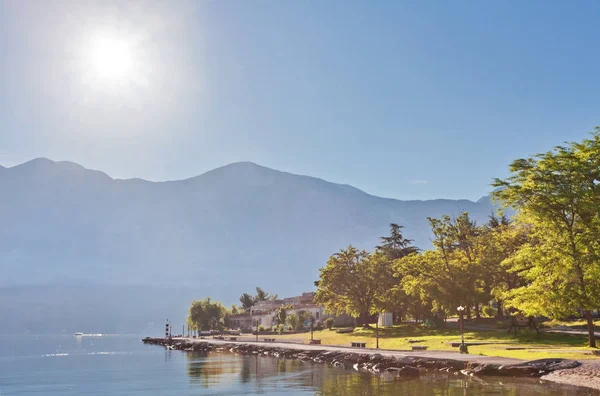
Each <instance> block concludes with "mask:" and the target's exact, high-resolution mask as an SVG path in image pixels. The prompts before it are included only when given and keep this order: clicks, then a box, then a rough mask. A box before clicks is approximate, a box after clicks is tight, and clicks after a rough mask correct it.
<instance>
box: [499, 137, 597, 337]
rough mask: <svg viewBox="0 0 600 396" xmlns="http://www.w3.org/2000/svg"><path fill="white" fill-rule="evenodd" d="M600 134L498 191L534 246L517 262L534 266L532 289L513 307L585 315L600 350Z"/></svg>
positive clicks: (528, 163) (538, 159)
mask: <svg viewBox="0 0 600 396" xmlns="http://www.w3.org/2000/svg"><path fill="white" fill-rule="evenodd" d="M599 132H600V130H598V129H597V131H596V133H594V134H593V135H592V137H591V138H590V139H585V140H583V141H582V142H581V143H569V144H566V145H564V146H558V147H555V148H554V149H553V150H551V151H549V152H546V153H543V154H538V155H535V156H533V157H530V158H526V159H518V160H516V161H514V162H513V163H512V164H511V165H510V171H511V175H510V176H509V177H508V178H507V179H504V180H500V179H496V180H495V182H494V186H496V187H500V189H497V190H496V192H495V193H494V195H495V197H496V198H497V199H499V200H500V201H501V202H502V203H504V205H506V206H510V207H512V208H514V209H516V210H518V217H519V219H520V220H521V221H522V222H523V223H527V224H531V225H532V229H533V233H534V236H535V239H536V241H537V243H536V244H526V245H525V246H524V247H523V249H522V250H521V251H520V252H519V254H518V255H517V262H520V263H521V264H522V263H523V262H528V263H531V268H529V269H528V270H527V271H526V272H524V276H525V277H526V279H527V285H526V286H523V287H521V288H518V289H515V290H514V291H513V292H512V293H511V294H510V297H511V299H510V301H509V300H507V303H510V304H511V305H513V306H515V307H516V308H518V309H520V310H522V311H524V312H526V313H528V314H544V315H548V316H551V317H560V316H566V315H568V314H574V313H576V311H577V310H578V309H581V310H583V311H584V312H585V315H586V318H587V323H588V333H589V346H590V347H595V346H596V342H595V337H594V323H593V321H592V316H591V310H592V309H594V308H597V307H598V306H600V264H599V263H600V261H599V260H600V134H599Z"/></svg>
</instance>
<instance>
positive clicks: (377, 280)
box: [315, 246, 393, 326]
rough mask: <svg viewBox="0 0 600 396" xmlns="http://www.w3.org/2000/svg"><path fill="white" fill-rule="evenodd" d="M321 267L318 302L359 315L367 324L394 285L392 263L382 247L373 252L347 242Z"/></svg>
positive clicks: (336, 312) (330, 309)
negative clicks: (380, 249) (346, 245)
mask: <svg viewBox="0 0 600 396" xmlns="http://www.w3.org/2000/svg"><path fill="white" fill-rule="evenodd" d="M319 271H320V278H319V281H318V287H317V292H316V294H315V302H316V303H317V304H323V305H324V306H325V309H326V310H327V311H328V312H330V313H332V314H334V315H339V314H342V313H346V314H348V315H350V316H352V317H360V318H361V322H362V323H363V325H365V326H367V325H368V323H367V321H368V316H369V315H370V314H374V313H376V312H380V311H381V309H382V305H384V302H385V301H386V296H385V294H386V292H387V291H388V290H390V288H391V287H392V286H393V282H391V279H393V278H391V277H390V273H392V271H393V269H392V263H391V262H390V260H388V259H387V257H386V256H385V254H383V253H382V252H380V251H376V252H375V253H373V254H370V253H367V252H366V251H364V250H362V251H360V250H358V249H356V248H355V247H353V246H348V247H347V248H346V249H344V250H340V252H339V253H336V254H334V255H332V256H331V257H330V258H329V260H328V261H327V265H326V266H325V267H323V268H321V269H320V270H319Z"/></svg>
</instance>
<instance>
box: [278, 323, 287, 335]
mask: <svg viewBox="0 0 600 396" xmlns="http://www.w3.org/2000/svg"><path fill="white" fill-rule="evenodd" d="M284 330H285V325H284V324H283V323H280V324H278V325H277V331H278V332H279V334H281V333H283V331H284Z"/></svg>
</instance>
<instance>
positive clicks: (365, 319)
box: [360, 312, 369, 327]
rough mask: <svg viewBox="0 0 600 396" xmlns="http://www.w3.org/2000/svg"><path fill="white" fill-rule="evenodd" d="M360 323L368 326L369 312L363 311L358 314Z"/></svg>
mask: <svg viewBox="0 0 600 396" xmlns="http://www.w3.org/2000/svg"><path fill="white" fill-rule="evenodd" d="M360 324H361V325H362V326H363V327H369V313H368V312H363V313H361V314H360Z"/></svg>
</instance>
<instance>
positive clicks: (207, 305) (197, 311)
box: [188, 297, 227, 331]
mask: <svg viewBox="0 0 600 396" xmlns="http://www.w3.org/2000/svg"><path fill="white" fill-rule="evenodd" d="M226 312H227V309H226V308H225V307H224V306H223V304H221V303H220V302H218V301H212V300H211V299H210V297H207V298H205V299H204V300H194V301H192V303H191V305H190V309H189V312H188V324H190V325H191V326H192V327H194V328H195V329H199V330H204V331H207V330H219V329H221V328H222V327H223V319H224V317H225V314H226Z"/></svg>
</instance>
